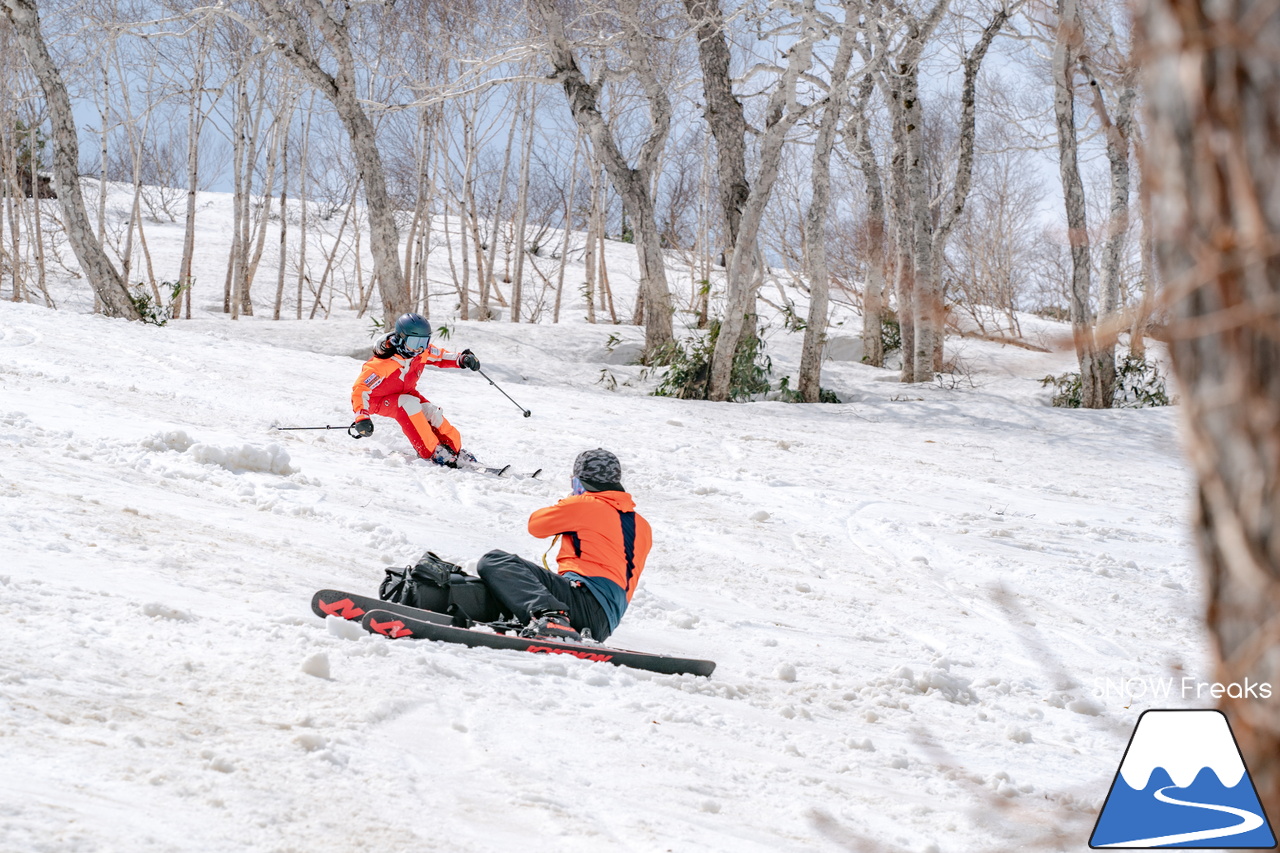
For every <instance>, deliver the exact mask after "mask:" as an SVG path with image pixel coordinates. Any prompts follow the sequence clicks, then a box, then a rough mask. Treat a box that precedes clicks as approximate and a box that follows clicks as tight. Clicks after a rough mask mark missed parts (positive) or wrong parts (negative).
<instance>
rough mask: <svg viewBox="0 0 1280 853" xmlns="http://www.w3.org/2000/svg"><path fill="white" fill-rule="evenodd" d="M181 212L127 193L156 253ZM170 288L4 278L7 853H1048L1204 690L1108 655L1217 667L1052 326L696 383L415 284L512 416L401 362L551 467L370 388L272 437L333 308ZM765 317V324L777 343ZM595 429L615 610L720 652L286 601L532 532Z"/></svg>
mask: <svg viewBox="0 0 1280 853" xmlns="http://www.w3.org/2000/svg"><path fill="white" fill-rule="evenodd" d="M212 221H214V222H216V221H217V220H216V219H214V220H212ZM179 230H180V229H177V228H169V229H168V230H167V231H166V229H164V228H161V227H159V226H156V227H153V228H152V231H151V241H152V252H153V255H154V256H155V259H156V263H157V265H158V267H163V268H165V269H167V268H168V267H169V266H172V265H173V261H174V258H176V246H177V243H176V242H175V239H176V238H177V237H178V236H180V235H179ZM170 232H172V233H170ZM224 236H225V234H223V233H222V232H221V231H219V230H218V229H216V228H212V229H211V230H210V231H209V232H208V233H207V234H205V235H203V236H202V240H201V246H202V247H203V248H202V251H204V252H206V253H207V257H206V258H205V259H204V260H203V261H202V262H201V263H202V269H203V270H204V272H203V273H202V278H201V281H203V282H206V286H207V283H208V282H220V281H221V280H222V279H221V271H220V270H219V269H218V268H217V266H216V265H217V263H218V260H217V258H218V251H219V246H220V243H219V240H220V239H222V237H224ZM223 251H225V247H224V249H223ZM630 251H631V247H628V246H622V245H619V246H617V247H611V252H614V253H615V255H616V257H613V256H611V261H610V263H611V265H614V267H616V271H614V267H611V275H612V276H613V278H614V282H615V289H616V291H617V295H618V298H619V299H620V300H622V301H623V302H627V300H628V299H629V297H628V295H627V294H628V290H627V288H628V287H629V286H631V287H632V288H633V285H630V283H629V280H628V278H627V276H626V275H625V271H626V263H627V253H628V252H630ZM615 261H616V264H615ZM267 263H270V259H268V260H265V261H264V264H267ZM159 274H160V275H162V276H163V275H165V273H164V272H163V270H162V271H161V272H160V273H159ZM444 274H445V273H444V272H443V271H441V275H442V276H443V275H444ZM572 277H573V276H572V275H571V276H570V278H571V279H572ZM569 289H570V290H572V289H573V285H571V286H570V288H569ZM632 292H633V289H632ZM77 294H78V295H77ZM201 294H202V295H200V296H198V297H197V300H196V301H197V306H198V310H197V314H199V315H200V316H199V317H198V318H197V319H195V320H192V321H181V322H174V323H171V324H170V325H168V326H165V327H163V328H157V327H154V326H144V325H140V324H129V323H125V322H122V321H114V320H108V319H104V318H101V317H95V316H88V315H87V314H85V313H84V312H85V311H86V310H87V309H88V307H89V304H90V303H89V301H88V300H87V299H85V298H84V291H83V287H82V286H81V289H80V290H79V291H73V290H68V291H65V292H63V291H59V300H60V304H62V305H63V306H64V310H62V311H50V310H46V309H43V308H38V307H34V306H29V305H17V304H13V303H10V302H2V303H0V648H3V650H4V653H3V655H0V754H2V755H3V757H4V761H3V762H0V851H4V853H9V851H13V853H18V851H24V853H25V851H59V853H61V851H76V853H97V851H130V853H144V852H149V851H210V853H212V851H219V853H222V851H229V850H236V851H240V850H244V851H262V853H288V852H289V851H297V852H298V853H302V851H306V853H327V851H350V850H378V851H384V852H385V853H391V851H414V852H415V853H417V851H422V850H435V849H439V850H451V851H477V853H482V852H483V851H497V850H505V849H511V848H514V847H516V846H519V847H521V848H522V849H523V848H525V847H526V846H528V845H530V844H531V843H532V844H535V845H536V847H535V849H543V848H545V849H555V850H558V851H591V853H599V851H612V850H632V851H666V850H674V851H726V852H727V851H733V853H742V851H780V850H785V851H809V850H846V849H866V850H895V851H896V850H904V851H925V850H936V851H967V850H988V849H994V850H1011V849H1035V848H1040V849H1051V850H1057V849H1062V850H1083V849H1085V848H1086V844H1087V838H1088V834H1089V831H1090V829H1091V827H1092V824H1093V821H1094V818H1095V817H1096V813H1097V808H1098V806H1099V805H1100V804H1101V801H1102V799H1103V798H1104V797H1105V795H1106V792H1107V786H1108V784H1109V783H1110V781H1111V778H1112V776H1113V775H1114V773H1115V772H1116V768H1117V766H1118V764H1119V761H1120V758H1121V755H1122V753H1123V750H1124V746H1125V743H1126V741H1127V738H1128V735H1129V733H1130V731H1131V730H1132V726H1133V723H1134V721H1136V719H1137V716H1138V714H1139V713H1140V712H1141V711H1142V710H1144V709H1145V708H1148V707H1178V706H1181V705H1192V704H1200V705H1204V704H1206V703H1207V701H1208V700H1207V699H1205V700H1202V701H1201V702H1199V703H1196V702H1195V700H1194V697H1192V698H1188V699H1187V700H1184V699H1183V698H1182V697H1181V696H1180V695H1178V694H1177V693H1176V691H1175V693H1174V694H1173V695H1171V696H1169V697H1168V698H1161V699H1154V698H1153V697H1152V696H1151V694H1150V692H1147V693H1146V694H1145V695H1142V696H1139V697H1138V699H1137V701H1133V702H1131V701H1130V698H1131V694H1132V693H1133V692H1135V691H1136V689H1137V687H1138V686H1140V685H1141V684H1144V683H1149V682H1140V681H1134V682H1128V689H1127V692H1126V691H1121V690H1115V689H1111V687H1112V685H1115V684H1118V683H1119V682H1120V680H1122V679H1163V678H1167V677H1169V676H1170V675H1171V674H1174V673H1176V674H1177V675H1178V676H1179V677H1182V676H1189V677H1191V678H1193V679H1195V680H1198V681H1208V680H1209V670H1208V666H1207V655H1208V646H1207V642H1206V640H1205V637H1204V636H1203V633H1202V630H1201V628H1200V623H1199V614H1200V611H1201V603H1200V602H1201V593H1200V588H1199V587H1200V582H1199V576H1198V573H1197V570H1196V568H1195V564H1194V558H1193V554H1192V550H1191V547H1190V544H1189V541H1188V535H1187V532H1186V531H1187V516H1188V512H1189V506H1190V500H1189V486H1190V478H1189V476H1188V473H1187V470H1186V468H1185V466H1184V464H1183V462H1182V460H1181V458H1180V456H1179V451H1178V447H1177V438H1176V411H1175V410H1172V409H1164V410H1150V409H1148V410H1118V411H1109V412H1087V411H1064V410H1057V409H1052V408H1049V407H1048V406H1047V404H1046V398H1047V392H1046V391H1045V390H1044V389H1042V388H1041V387H1040V384H1039V382H1038V381H1037V380H1038V379H1039V378H1041V377H1043V376H1044V375H1045V374H1046V373H1049V372H1055V373H1056V372H1061V371H1063V370H1067V369H1070V368H1071V362H1072V358H1071V356H1070V355H1068V354H1063V353H1041V352H1033V351H1030V350H1026V349H1020V348H1015V347H1005V346H1000V345H997V344H994V343H987V342H981V341H974V340H963V341H958V340H953V341H949V342H948V347H949V352H950V353H952V354H959V355H960V357H961V359H962V361H963V363H964V364H965V365H966V369H967V370H969V375H968V376H967V377H960V378H957V380H959V379H962V380H963V381H953V382H951V383H945V382H944V383H941V385H930V386H925V387H916V386H907V385H902V384H899V383H898V382H897V381H896V380H897V377H896V374H895V373H894V372H892V371H883V370H877V369H873V368H869V367H866V366H864V365H861V364H859V363H857V360H856V358H855V357H851V356H850V355H849V354H848V352H847V351H846V352H845V356H844V359H843V360H840V359H839V357H838V356H837V360H833V361H831V362H829V363H828V364H827V365H826V367H825V369H824V377H823V385H824V386H825V387H830V388H833V389H835V390H836V391H837V392H838V393H839V394H840V396H841V398H842V399H844V400H846V401H847V402H845V403H844V404H841V405H822V406H794V405H787V404H784V403H778V402H763V403H752V404H745V405H731V404H713V403H705V402H687V401H679V400H673V399H666V398H655V397H652V396H648V395H647V391H648V390H649V389H650V388H651V387H652V385H653V382H654V378H653V377H652V376H649V375H646V374H645V372H644V371H643V369H642V368H640V367H636V366H633V365H629V364H627V363H626V362H627V360H628V359H627V357H626V354H627V353H628V352H634V351H636V349H637V348H638V345H639V343H640V341H641V340H642V336H641V333H640V330H638V329H635V328H630V327H619V326H603V325H602V326H593V325H588V324H585V323H582V322H580V319H579V318H578V316H577V315H578V314H580V313H581V311H577V310H575V309H574V308H573V307H572V306H569V307H568V308H567V310H566V317H567V318H568V319H569V320H570V321H571V322H566V323H565V324H562V325H554V326H553V325H537V326H529V325H519V326H515V325H512V324H509V323H474V322H473V323H464V322H455V321H454V320H452V319H448V318H443V317H436V318H435V319H436V320H437V322H444V321H445V320H446V319H447V321H448V325H449V327H450V330H451V337H450V339H449V340H448V341H444V342H443V344H444V345H445V346H446V347H449V348H454V349H460V348H462V347H470V348H471V349H473V350H474V351H475V352H476V353H477V354H478V355H479V357H480V359H481V361H482V362H483V363H484V367H485V371H486V373H488V374H489V375H490V376H491V377H493V379H494V380H495V381H497V382H498V383H500V384H501V386H502V387H503V389H505V390H506V391H507V392H508V393H510V394H511V395H512V396H513V397H514V398H515V399H516V400H517V401H519V403H520V405H522V406H524V407H527V408H529V409H530V410H532V412H533V416H532V417H531V418H528V419H525V418H523V417H521V412H520V410H519V409H518V408H517V407H516V406H513V405H512V404H511V402H510V401H508V400H507V399H506V398H504V397H503V396H502V395H501V394H499V393H498V391H497V390H495V389H494V388H492V387H490V386H489V385H488V384H487V383H486V382H485V381H484V380H483V379H482V378H481V377H480V376H478V375H477V374H473V373H470V372H467V371H438V372H434V373H430V374H429V375H428V376H427V377H426V380H425V382H424V387H425V388H426V390H427V393H428V395H429V396H431V397H432V399H433V400H434V401H436V402H437V403H439V404H440V405H442V406H443V407H444V409H445V412H446V414H447V416H448V417H449V418H450V420H451V421H452V422H453V423H454V424H455V425H457V426H458V427H459V428H460V429H461V431H462V434H463V437H464V443H465V445H466V446H467V447H468V448H469V449H470V450H472V451H473V452H474V453H475V454H476V455H477V456H479V457H480V459H481V460H483V461H486V462H490V463H498V464H506V463H511V464H512V465H513V466H514V468H515V469H516V470H522V469H528V468H535V467H542V468H543V469H545V472H546V473H545V474H544V476H543V478H542V479H539V480H509V479H495V478H491V477H485V476H482V475H477V474H471V473H464V472H458V471H451V470H445V469H440V468H435V467H433V466H430V465H427V464H424V463H422V462H420V461H418V460H416V459H414V458H413V457H412V456H411V451H410V449H409V447H408V443H407V442H406V440H405V439H404V438H403V436H402V435H400V433H399V430H398V429H396V428H395V427H394V425H393V424H391V423H390V422H389V421H385V420H379V421H378V428H377V432H376V433H375V434H374V436H373V437H372V438H371V439H369V440H364V441H359V442H356V441H353V440H351V439H350V438H348V437H347V436H346V435H345V434H344V433H343V432H341V431H332V432H281V431H276V430H275V429H274V427H275V426H293V425H297V426H312V425H322V424H336V425H345V424H346V423H348V422H349V421H350V419H351V411H350V407H349V405H348V400H349V394H350V386H351V383H352V381H353V380H354V379H355V376H356V373H357V371H358V368H359V364H360V361H359V360H357V359H362V358H364V357H365V354H367V351H368V348H369V346H370V339H369V335H368V329H369V321H368V319H367V318H366V319H357V318H355V317H354V316H351V315H350V314H346V313H342V312H338V313H339V314H341V316H337V315H336V314H335V317H334V318H333V319H331V320H328V321H323V322H321V321H316V322H294V321H286V322H278V323H273V322H271V321H269V320H263V319H257V318H245V319H242V320H240V321H238V322H231V321H229V320H226V319H223V318H222V317H220V316H218V315H215V314H212V313H207V312H206V311H204V310H200V309H202V308H204V307H206V306H208V305H209V304H210V303H212V302H213V301H214V300H213V298H212V295H211V293H210V292H208V291H206V290H202V291H201ZM628 304H629V303H628ZM579 307H580V306H579ZM1029 323H1030V321H1029ZM1042 331H1043V332H1044V333H1046V334H1048V333H1051V332H1052V331H1053V330H1052V329H1051V328H1049V327H1045V328H1044V329H1043V330H1042ZM615 336H616V337H615ZM846 350H847V348H846ZM798 352H799V336H798V335H792V334H788V333H785V332H776V333H775V334H774V335H773V337H772V338H771V339H770V353H771V355H772V357H773V359H774V364H775V367H776V368H778V372H779V374H780V375H785V374H791V375H793V376H794V373H795V367H796V364H797V362H798ZM833 354H834V353H833ZM948 384H950V385H954V386H955V387H943V386H945V385H948ZM597 446H603V447H606V448H608V449H610V450H612V451H614V452H615V453H617V454H618V456H619V457H620V458H621V459H622V463H623V466H624V483H625V485H626V486H627V487H628V488H629V490H630V491H631V492H632V493H633V494H634V495H635V497H636V500H637V502H638V504H639V509H640V511H641V512H642V513H643V514H644V515H645V516H646V517H647V518H648V519H649V520H650V522H651V523H652V525H653V528H654V541H655V545H654V551H653V553H652V555H651V557H650V560H649V565H648V568H647V570H646V573H645V575H644V578H643V580H642V581H641V584H640V587H639V590H638V592H637V593H636V595H635V599H634V602H633V604H632V607H631V609H630V611H629V612H628V613H627V615H626V618H625V619H624V620H623V623H622V625H621V626H620V628H619V630H618V631H617V633H616V634H614V636H613V638H612V639H611V642H615V643H616V644H617V645H619V646H623V647H627V648H634V649H641V650H646V651H656V652H670V653H677V654H682V655H688V656H694V657H705V658H711V659H714V660H716V661H717V662H718V664H719V666H718V669H717V670H716V672H715V674H714V676H713V677H711V678H709V679H707V678H698V677H693V676H659V675H652V674H647V673H641V672H636V671H630V670H625V669H619V668H613V667H610V666H609V665H607V664H602V663H588V662H583V661H577V660H562V659H559V658H555V659H545V658H540V657H535V656H532V655H525V654H522V653H517V652H494V651H489V650H469V649H465V648H460V647H449V646H441V645H436V644H431V643H415V642H411V641H400V642H391V641H387V640H384V639H382V638H380V637H371V636H365V635H363V634H361V633H360V632H359V631H356V632H354V634H353V632H352V631H351V630H350V626H347V625H345V624H344V623H336V624H333V625H329V624H326V623H325V622H323V621H321V620H319V619H317V618H316V617H314V616H313V615H312V614H311V612H310V610H309V607H308V603H309V600H310V597H311V594H312V592H313V591H314V590H315V589H317V588H319V587H330V586H331V587H338V588H343V589H350V590H355V591H359V592H365V593H372V592H374V591H375V590H376V588H377V585H378V583H379V581H380V580H381V578H382V569H383V567H385V566H396V565H405V564H407V563H409V562H411V561H412V560H413V559H414V558H415V557H417V556H418V555H419V554H420V553H421V552H422V551H424V550H426V549H428V548H430V549H432V550H435V551H437V552H438V553H440V554H441V555H443V556H446V557H449V558H452V559H455V560H457V561H460V562H461V561H465V560H467V559H469V558H473V557H477V556H479V555H480V554H482V553H483V552H484V551H486V550H489V549H491V548H503V549H506V550H511V551H516V552H518V553H521V554H523V555H524V556H526V557H529V558H531V559H535V560H537V559H539V558H540V556H541V554H542V553H543V551H545V550H546V547H547V543H546V542H542V541H539V540H534V539H533V538H532V537H530V536H528V535H527V533H526V532H525V521H526V519H527V517H528V515H529V513H530V512H531V511H532V510H534V509H537V508H538V507H541V506H545V505H547V504H550V503H552V502H554V501H555V500H557V499H558V498H559V497H561V496H563V495H564V494H565V493H567V491H568V479H569V468H570V465H571V463H572V460H573V458H574V457H575V456H576V455H577V454H578V453H579V452H580V451H581V450H583V449H586V448H591V447H597ZM326 673H327V674H326ZM1100 687H1101V688H1102V689H1101V690H1100V689H1099V688H1100ZM1099 694H1101V695H1099Z"/></svg>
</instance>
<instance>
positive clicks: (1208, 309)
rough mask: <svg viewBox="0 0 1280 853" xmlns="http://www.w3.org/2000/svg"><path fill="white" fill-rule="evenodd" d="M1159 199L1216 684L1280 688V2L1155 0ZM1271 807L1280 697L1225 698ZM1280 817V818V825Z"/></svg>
mask: <svg viewBox="0 0 1280 853" xmlns="http://www.w3.org/2000/svg"><path fill="white" fill-rule="evenodd" d="M1137 7H1138V12H1139V15H1138V23H1139V26H1138V31H1139V34H1138V44H1139V59H1138V64H1139V65H1140V67H1143V68H1144V70H1145V71H1146V74H1145V79H1146V81H1147V82H1146V86H1147V92H1146V98H1145V101H1146V103H1147V105H1148V109H1149V111H1150V116H1149V122H1148V125H1149V128H1150V136H1149V139H1148V144H1147V148H1146V153H1147V162H1148V168H1146V169H1144V170H1143V171H1144V175H1143V177H1144V184H1145V187H1144V194H1145V195H1147V196H1149V198H1150V202H1151V204H1150V209H1151V211H1152V214H1153V217H1154V222H1153V231H1154V237H1155V243H1156V249H1157V255H1158V258H1159V263H1160V267H1161V272H1162V274H1163V280H1164V281H1165V282H1166V293H1167V294H1169V296H1170V303H1171V313H1172V315H1173V316H1172V322H1171V326H1170V332H1171V333H1172V341H1171V344H1170V352H1171V354H1172V356H1173V366H1174V371H1175V373H1176V374H1177V377H1178V380H1179V384H1180V386H1181V388H1182V391H1183V395H1184V402H1183V406H1182V407H1181V408H1182V410H1183V421H1184V423H1185V424H1186V426H1187V433H1186V444H1187V448H1188V453H1189V455H1190V458H1191V463H1192V466H1193V468H1194V470H1195V473H1196V477H1197V480H1198V491H1199V514H1198V517H1197V519H1196V522H1195V524H1196V535H1197V542H1198V545H1199V549H1200V554H1201V558H1202V560H1203V562H1204V564H1205V567H1206V570H1207V574H1208V585H1207V586H1208V594H1209V604H1208V613H1207V621H1208V626H1209V630H1210V631H1211V633H1212V635H1213V638H1214V641H1215V645H1216V651H1217V655H1218V672H1217V680H1218V681H1221V682H1223V683H1226V684H1230V683H1237V684H1239V683H1243V681H1244V678H1245V677H1246V676H1248V677H1249V679H1250V680H1251V681H1253V682H1270V683H1271V684H1273V685H1274V684H1277V683H1280V616H1278V615H1277V614H1280V463H1278V462H1277V460H1280V334H1277V329H1278V328H1280V254H1277V251H1276V247H1277V240H1278V238H1280V168H1277V164H1280V136H1278V135H1277V133H1276V128H1277V127H1280V62H1278V61H1277V58H1276V52H1275V48H1276V45H1277V44H1280V6H1277V5H1276V4H1275V3H1274V2H1273V0H1218V1H1217V2H1210V0H1145V2H1139V3H1138V4H1137ZM1221 701H1222V703H1221V707H1222V709H1223V710H1224V711H1225V712H1226V713H1227V715H1228V716H1229V717H1230V718H1231V721H1232V727H1233V729H1234V731H1235V735H1236V738H1237V740H1238V741H1239V743H1240V748H1241V751H1242V753H1243V756H1244V760H1245V763H1246V764H1247V766H1248V768H1249V771H1250V775H1251V776H1252V779H1253V783H1254V786H1255V787H1256V788H1257V791H1258V795H1259V797H1260V798H1261V801H1262V806H1263V808H1264V809H1266V810H1267V811H1268V812H1269V813H1270V814H1271V817H1272V820H1273V821H1274V820H1275V817H1276V815H1277V814H1280V715H1277V714H1276V711H1275V705H1274V699H1273V700H1271V701H1266V700H1259V699H1256V698H1240V699H1233V698H1230V697H1229V696H1228V697H1224V698H1223V699H1222V700H1221ZM1273 826H1274V824H1273Z"/></svg>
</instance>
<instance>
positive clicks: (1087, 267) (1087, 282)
mask: <svg viewBox="0 0 1280 853" xmlns="http://www.w3.org/2000/svg"><path fill="white" fill-rule="evenodd" d="M1080 45H1081V24H1080V12H1079V0H1058V27H1057V35H1056V39H1055V42H1054V47H1053V114H1054V118H1055V120H1056V123H1057V129H1058V169H1059V172H1060V173H1061V176H1062V195H1063V201H1064V203H1065V205H1066V213H1067V239H1068V242H1069V243H1070V244H1071V290H1070V293H1071V331H1072V335H1073V337H1074V339H1075V346H1076V358H1077V360H1078V361H1079V363H1080V389H1081V404H1082V405H1083V406H1084V407H1085V408H1090V409H1100V408H1108V407H1110V405H1111V403H1110V397H1109V396H1108V394H1107V390H1108V389H1107V388H1106V387H1105V380H1104V377H1105V376H1106V374H1107V370H1106V365H1105V364H1104V363H1103V361H1104V354H1103V353H1102V352H1101V351H1100V350H1099V348H1098V342H1097V338H1096V336H1095V334H1094V315H1093V307H1092V305H1091V304H1090V289H1091V278H1092V275H1091V272H1092V266H1091V265H1092V261H1091V259H1090V256H1089V254H1090V253H1089V226H1088V218H1087V215H1086V212H1085V210H1086V207H1085V195H1084V182H1083V181H1082V180H1081V178H1080V164H1079V145H1080V143H1079V139H1078V138H1077V130H1076V114H1075V113H1076V98H1075V75H1076V70H1077V68H1078V66H1079V56H1080ZM1114 372H1115V364H1114V362H1112V364H1111V373H1112V375H1114Z"/></svg>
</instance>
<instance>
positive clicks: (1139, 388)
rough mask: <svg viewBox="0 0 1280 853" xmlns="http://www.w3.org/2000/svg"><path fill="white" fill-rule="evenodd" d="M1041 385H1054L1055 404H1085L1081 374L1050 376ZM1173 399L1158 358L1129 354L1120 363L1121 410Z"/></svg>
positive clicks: (1116, 402)
mask: <svg viewBox="0 0 1280 853" xmlns="http://www.w3.org/2000/svg"><path fill="white" fill-rule="evenodd" d="M1040 384H1041V385H1042V386H1049V385H1052V386H1053V389H1054V394H1053V400H1052V403H1053V405H1055V406H1059V407H1061V408H1065V409H1078V408H1080V406H1081V404H1082V403H1083V400H1084V392H1083V390H1082V389H1081V387H1080V374H1079V373H1063V374H1061V375H1059V376H1046V377H1045V378H1044V379H1042V380H1040ZM1172 402H1173V401H1172V400H1170V399H1169V390H1168V387H1167V384H1166V382H1165V376H1164V374H1163V373H1162V372H1161V371H1160V363H1159V362H1158V361H1154V360H1148V359H1147V358H1144V357H1139V356H1136V355H1134V354H1133V353H1127V354H1126V355H1125V356H1124V357H1123V358H1122V359H1121V360H1120V362H1119V363H1118V364H1117V365H1116V387H1115V396H1114V402H1113V403H1112V405H1113V406H1115V407H1116V408H1117V409H1143V408H1148V407H1153V406H1168V405H1170V404H1171V403H1172Z"/></svg>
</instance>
